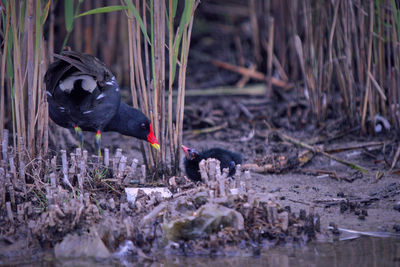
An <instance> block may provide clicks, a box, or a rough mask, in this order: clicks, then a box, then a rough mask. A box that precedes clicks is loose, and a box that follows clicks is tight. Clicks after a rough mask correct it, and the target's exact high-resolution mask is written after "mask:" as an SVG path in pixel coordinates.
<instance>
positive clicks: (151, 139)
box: [147, 124, 160, 150]
mask: <svg viewBox="0 0 400 267" xmlns="http://www.w3.org/2000/svg"><path fill="white" fill-rule="evenodd" d="M147 141H148V142H149V143H150V144H151V146H152V147H154V148H155V149H157V150H160V145H159V144H158V141H157V138H156V137H155V135H154V132H153V126H151V124H150V133H149V134H148V135H147Z"/></svg>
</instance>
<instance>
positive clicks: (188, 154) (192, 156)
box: [182, 145, 200, 161]
mask: <svg viewBox="0 0 400 267" xmlns="http://www.w3.org/2000/svg"><path fill="white" fill-rule="evenodd" d="M182 149H183V152H185V158H186V159H187V160H190V161H192V160H200V156H199V153H197V152H196V150H194V149H193V148H188V147H186V146H184V145H182Z"/></svg>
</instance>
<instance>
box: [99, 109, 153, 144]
mask: <svg viewBox="0 0 400 267" xmlns="http://www.w3.org/2000/svg"><path fill="white" fill-rule="evenodd" d="M106 130H108V131H117V132H119V133H121V134H124V135H128V136H133V137H136V138H138V139H141V140H145V141H147V142H149V143H150V144H151V145H152V146H153V147H154V148H155V149H157V150H159V149H160V145H159V144H158V141H157V138H156V137H155V135H154V132H153V127H152V125H151V123H150V120H149V119H148V118H147V117H146V115H144V114H143V113H142V112H141V111H140V110H138V109H135V108H132V107H130V106H128V105H126V104H124V103H121V105H120V108H119V111H118V114H117V116H116V117H114V118H113V119H112V120H111V122H110V123H109V124H108V125H107V127H106Z"/></svg>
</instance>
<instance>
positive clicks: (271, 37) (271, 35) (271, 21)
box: [267, 18, 274, 93]
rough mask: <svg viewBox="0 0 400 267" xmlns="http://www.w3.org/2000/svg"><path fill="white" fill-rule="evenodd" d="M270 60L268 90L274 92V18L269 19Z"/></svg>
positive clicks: (268, 64)
mask: <svg viewBox="0 0 400 267" xmlns="http://www.w3.org/2000/svg"><path fill="white" fill-rule="evenodd" d="M268 24H269V25H268V26H269V27H268V61H267V78H268V81H267V83H268V91H269V93H272V61H273V57H274V19H273V18H270V19H269V20H268Z"/></svg>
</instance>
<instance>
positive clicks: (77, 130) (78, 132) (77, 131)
mask: <svg viewBox="0 0 400 267" xmlns="http://www.w3.org/2000/svg"><path fill="white" fill-rule="evenodd" d="M74 130H75V134H76V136H77V137H78V142H79V145H78V146H79V148H83V132H82V129H81V127H79V126H77V125H75V126H74Z"/></svg>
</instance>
